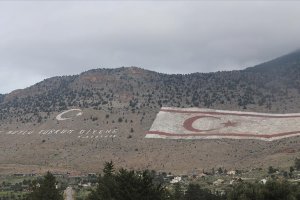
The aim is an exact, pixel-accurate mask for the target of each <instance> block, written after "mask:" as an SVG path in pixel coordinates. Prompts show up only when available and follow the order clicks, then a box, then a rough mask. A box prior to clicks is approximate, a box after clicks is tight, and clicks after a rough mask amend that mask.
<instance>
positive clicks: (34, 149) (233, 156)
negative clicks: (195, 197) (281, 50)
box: [0, 51, 300, 173]
mask: <svg viewBox="0 0 300 200" xmlns="http://www.w3.org/2000/svg"><path fill="white" fill-rule="evenodd" d="M299 60H300V51H298V52H293V53H291V54H288V55H285V56H283V57H280V58H277V59H274V60H272V61H269V62H266V63H263V64H260V65H257V66H254V67H251V68H247V69H245V70H239V71H228V72H216V73H192V74H186V75H181V74H176V75H175V74H174V75H167V74H162V73H157V72H153V71H149V70H144V69H141V68H137V67H128V68H125V67H122V68H117V69H94V70H89V71H86V72H83V73H81V74H79V75H74V76H62V77H53V78H49V79H46V80H44V81H42V82H39V83H37V84H35V85H33V86H31V87H28V88H26V89H22V90H16V91H13V92H11V93H10V94H7V95H5V96H0V102H1V103H0V120H1V124H0V133H1V132H2V133H1V134H0V137H1V140H0V152H1V153H0V155H1V156H0V173H1V172H9V171H10V170H11V169H15V170H16V169H17V170H20V171H26V170H27V171H28V170H29V171H30V170H33V169H35V170H38V169H41V168H42V169H48V168H53V169H56V170H77V171H81V172H82V171H86V172H90V171H97V170H99V167H101V166H102V163H103V162H104V161H107V160H113V161H114V162H115V163H116V164H117V166H118V165H120V166H121V165H122V166H125V167H129V168H136V169H142V168H146V167H151V168H153V169H156V170H159V171H173V172H178V173H183V172H188V171H192V170H194V169H196V168H197V169H211V168H213V167H215V168H216V167H219V166H222V167H226V168H228V169H233V168H236V169H243V168H251V167H268V166H269V165H274V166H275V165H276V166H277V165H279V166H282V167H288V166H289V165H290V164H291V162H292V161H293V159H294V158H295V157H296V156H299V155H300V153H299V152H300V148H299V147H298V146H299V145H298V142H299V141H300V138H299V137H293V138H286V139H282V140H279V141H273V142H264V141H258V140H228V139H227V140H205V141H203V140H187V141H181V140H155V139H154V140H153V139H145V138H144V137H145V131H146V130H149V128H150V127H151V124H152V122H153V120H154V118H155V116H156V114H157V112H158V111H159V109H160V107H161V106H166V107H203V108H213V109H224V110H242V111H257V112H269V113H291V112H300V104H299V103H298V102H299V100H300V84H299V81H300V77H299V76H300V70H299V69H300V62H299ZM1 98H2V100H1ZM68 109H81V110H82V112H81V113H78V114H80V115H82V116H80V117H75V118H73V119H72V120H69V121H58V120H56V116H57V115H58V114H59V113H61V112H63V111H65V110H68ZM74 112H75V111H74ZM78 116H79V115H78ZM116 129H117V130H118V133H117V137H116V138H103V139H100V140H98V139H97V140H92V139H86V140H84V139H82V138H83V137H81V136H82V135H84V134H85V133H86V132H87V131H88V130H91V131H92V130H97V131H98V132H99V131H100V130H103V131H104V132H105V131H107V130H116ZM29 130H30V131H33V132H35V133H34V134H30V135H27V133H28V132H25V133H24V131H29ZM49 130H51V131H50V132H47V131H49ZM58 130H59V131H58ZM62 130H73V131H74V130H84V131H86V132H85V133H82V132H80V131H79V134H82V135H72V134H64V133H65V132H64V133H62ZM13 131H16V132H15V133H14V132H13ZM17 131H19V132H17ZM22 131H23V132H22ZM5 133H9V134H5ZM104 137H105V136H104ZM286 152H288V153H286ZM291 152H292V153H291Z"/></svg>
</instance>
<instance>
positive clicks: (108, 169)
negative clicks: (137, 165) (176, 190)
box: [88, 162, 166, 200]
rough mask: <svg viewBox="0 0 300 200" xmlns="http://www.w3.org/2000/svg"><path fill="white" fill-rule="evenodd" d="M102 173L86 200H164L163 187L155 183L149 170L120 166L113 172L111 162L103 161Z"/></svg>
mask: <svg viewBox="0 0 300 200" xmlns="http://www.w3.org/2000/svg"><path fill="white" fill-rule="evenodd" d="M103 172H104V175H103V176H102V175H100V176H99V178H98V186H97V188H96V190H94V191H92V192H91V194H90V195H89V197H88V200H164V199H165V197H166V192H165V188H164V187H162V186H161V185H160V184H155V183H154V181H153V178H154V177H153V175H152V174H151V173H150V172H149V171H143V172H136V171H133V170H132V171H128V170H126V169H123V168H121V169H120V170H119V171H118V172H115V170H114V166H113V163H112V162H107V163H105V166H104V170H103Z"/></svg>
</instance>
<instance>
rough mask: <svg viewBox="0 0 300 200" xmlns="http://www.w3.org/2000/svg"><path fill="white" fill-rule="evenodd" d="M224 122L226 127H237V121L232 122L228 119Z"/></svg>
mask: <svg viewBox="0 0 300 200" xmlns="http://www.w3.org/2000/svg"><path fill="white" fill-rule="evenodd" d="M222 124H224V127H231V126H232V127H236V125H237V122H232V121H230V120H228V121H227V122H224V123H222Z"/></svg>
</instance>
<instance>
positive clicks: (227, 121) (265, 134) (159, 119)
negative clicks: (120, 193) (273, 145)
mask: <svg viewBox="0 0 300 200" xmlns="http://www.w3.org/2000/svg"><path fill="white" fill-rule="evenodd" d="M298 135H300V113H293V114H267V113H256V112H239V111H224V110H212V109H201V108H168V107H163V108H161V110H160V111H159V113H158V114H157V116H156V118H155V120H154V122H153V124H152V126H151V128H150V130H149V131H148V132H147V134H146V138H161V139H221V138H228V139H259V140H266V141H272V140H277V139H282V138H287V137H293V136H298Z"/></svg>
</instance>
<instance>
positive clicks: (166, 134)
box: [146, 131, 300, 139]
mask: <svg viewBox="0 0 300 200" xmlns="http://www.w3.org/2000/svg"><path fill="white" fill-rule="evenodd" d="M146 133H147V134H155V135H163V136H177V137H178V136H179V137H188V136H226V137H230V136H231V137H233V136H238V137H253V138H266V139H268V138H274V137H282V136H288V135H296V134H299V133H300V131H291V132H284V133H275V134H270V135H269V134H259V135H258V134H251V133H188V134H176V133H167V132H162V131H147V132H146Z"/></svg>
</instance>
